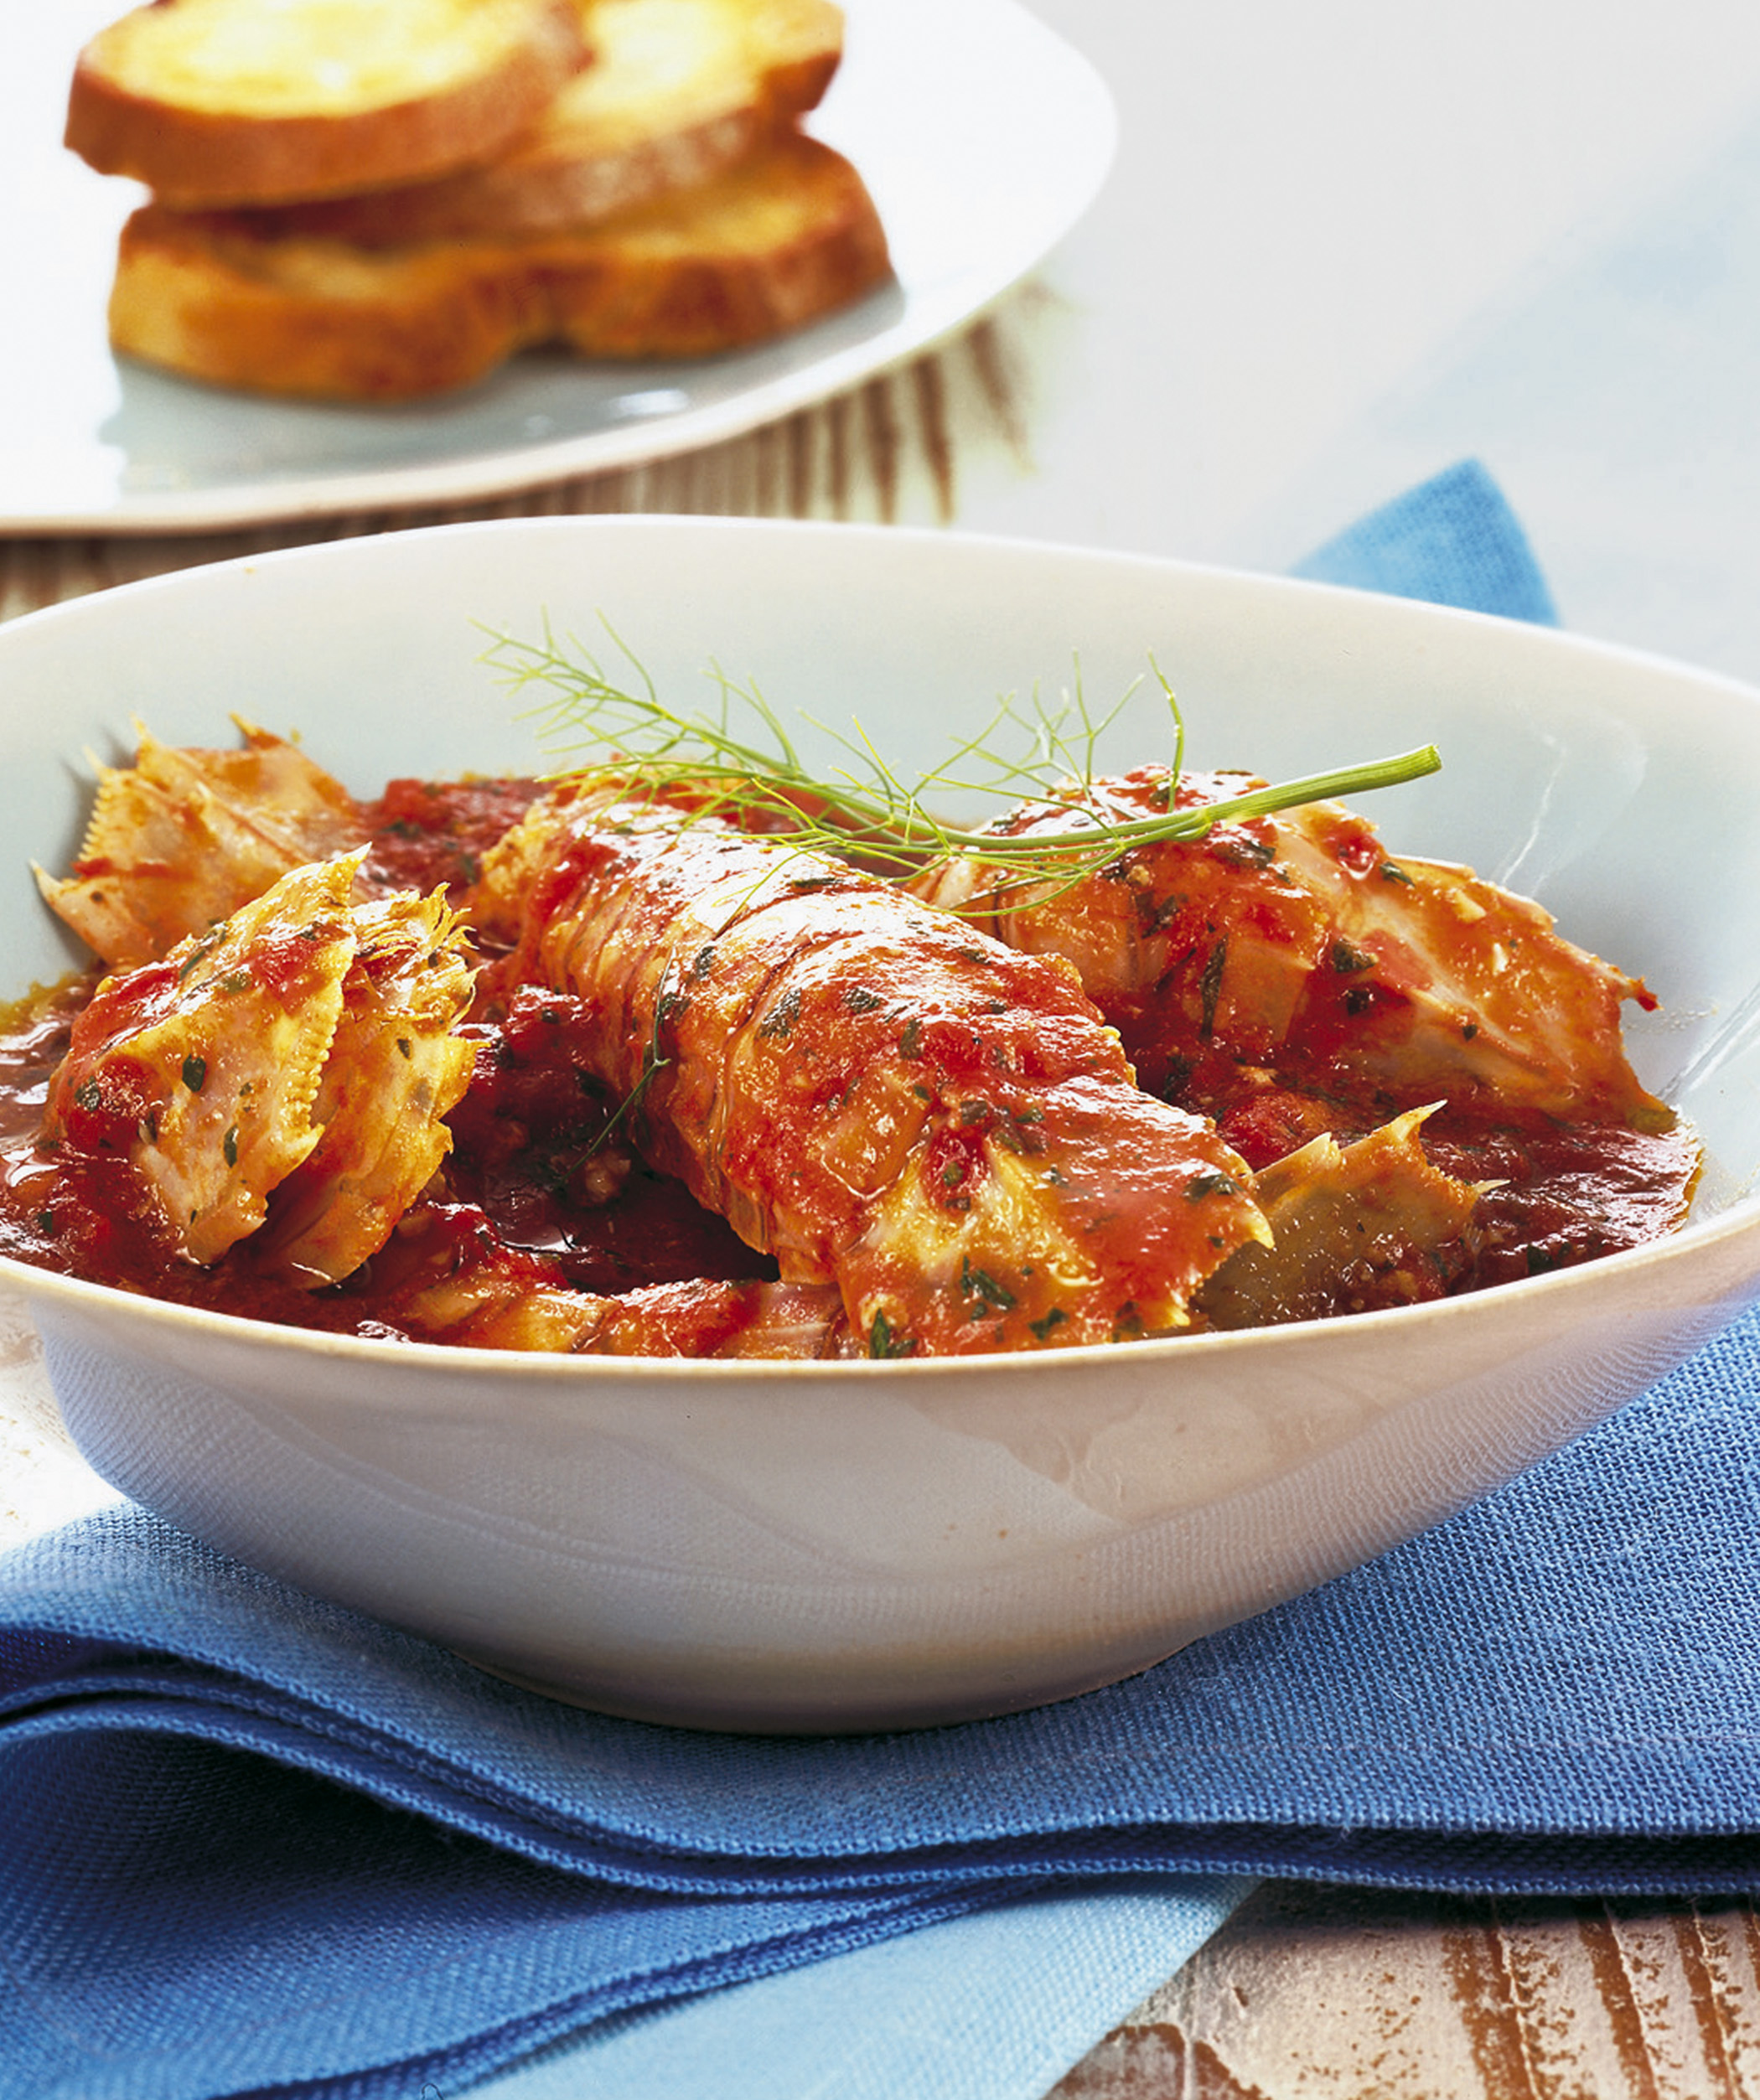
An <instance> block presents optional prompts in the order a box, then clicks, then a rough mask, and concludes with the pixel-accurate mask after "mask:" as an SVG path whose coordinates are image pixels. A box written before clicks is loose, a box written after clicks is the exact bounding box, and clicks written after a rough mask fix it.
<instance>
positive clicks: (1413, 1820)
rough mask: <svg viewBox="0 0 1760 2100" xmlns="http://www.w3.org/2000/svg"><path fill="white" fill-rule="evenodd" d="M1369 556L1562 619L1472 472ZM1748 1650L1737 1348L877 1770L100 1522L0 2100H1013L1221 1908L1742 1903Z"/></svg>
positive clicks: (21, 1780) (1400, 514) (58, 1698)
mask: <svg viewBox="0 0 1760 2100" xmlns="http://www.w3.org/2000/svg"><path fill="white" fill-rule="evenodd" d="M1402 518H1403V519H1404V520H1405V521H1406V524H1407V525H1409V527H1410V529H1411V530H1410V542H1411V545H1414V546H1418V547H1419V548H1421V550H1422V551H1423V553H1424V565H1423V566H1422V568H1421V570H1419V569H1416V568H1413V567H1411V566H1410V565H1407V566H1405V567H1401V566H1400V564H1399V561H1398V559H1397V558H1396V557H1395V554H1394V552H1393V550H1394V549H1395V548H1396V546H1397V545H1398V543H1399V541H1400V521H1401V519H1402ZM1369 524H1370V525H1372V527H1373V530H1372V532H1370V533H1369V537H1368V538H1367V539H1366V540H1363V539H1358V538H1356V537H1355V535H1346V536H1345V538H1344V539H1343V540H1341V541H1338V542H1335V543H1333V547H1332V548H1331V549H1330V550H1326V551H1323V555H1322V556H1319V557H1317V558H1316V561H1315V563H1314V565H1312V566H1313V572H1315V573H1325V574H1327V575H1329V576H1333V577H1338V576H1340V575H1341V574H1342V575H1345V576H1348V574H1349V573H1350V569H1349V563H1350V561H1352V559H1353V558H1354V557H1353V556H1352V554H1351V548H1352V546H1353V545H1357V546H1369V547H1372V548H1374V549H1377V550H1380V551H1379V552H1378V553H1377V554H1376V556H1375V559H1376V561H1378V562H1380V564H1381V566H1380V567H1379V568H1378V569H1377V571H1376V574H1377V575H1378V576H1379V577H1381V578H1382V580H1384V581H1386V580H1388V579H1390V578H1393V577H1402V578H1403V579H1404V580H1405V583H1406V584H1413V585H1415V584H1416V582H1417V581H1419V580H1421V579H1426V580H1427V585H1428V588H1427V592H1426V594H1427V595H1431V596H1434V597H1440V598H1442V599H1444V600H1446V601H1447V602H1450V603H1477V604H1483V602H1484V599H1485V597H1486V594H1487V590H1488V586H1487V582H1486V579H1487V578H1488V577H1493V578H1495V577H1503V578H1504V584H1505V585H1506V586H1507V587H1508V590H1509V600H1510V602H1511V603H1512V604H1513V605H1514V608H1516V609H1519V610H1523V611H1524V612H1525V613H1528V614H1529V615H1530V616H1532V614H1533V613H1534V612H1535V608H1537V607H1540V606H1544V605H1545V604H1547V603H1548V601H1547V600H1546V597H1545V585H1544V583H1543V582H1542V581H1541V580H1540V576H1539V573H1538V572H1537V570H1536V569H1535V566H1534V564H1533V561H1532V557H1531V556H1530V553H1529V552H1528V550H1527V548H1526V546H1525V543H1524V541H1523V540H1522V538H1521V535H1520V534H1519V529H1517V528H1515V526H1514V520H1511V519H1509V516H1508V513H1507V510H1506V509H1504V505H1503V503H1502V499H1501V497H1499V495H1498V494H1497V491H1496V489H1495V487H1494V485H1493V484H1491V483H1490V482H1489V480H1488V478H1487V477H1485V476H1484V475H1483V472H1482V470H1479V469H1478V468H1472V467H1468V468H1457V469H1453V470H1451V472H1450V473H1447V474H1444V475H1442V476H1440V477H1438V478H1436V480H1435V481H1433V482H1431V483H1428V484H1425V486H1424V487H1423V488H1421V489H1418V490H1415V491H1413V492H1412V493H1411V495H1409V496H1408V497H1406V498H1405V499H1402V500H1401V502H1400V504H1395V505H1393V506H1390V507H1389V509H1387V510H1386V511H1384V512H1382V513H1380V514H1378V515H1377V518H1376V519H1375V520H1372V521H1369ZM1365 530H1368V528H1367V527H1365ZM1341 550H1342V551H1341ZM1757 1625H1760V1319H1757V1318H1754V1317H1748V1318H1745V1319H1743V1320H1742V1321H1741V1322H1737V1324H1736V1325H1735V1326H1734V1327H1732V1328H1731V1329H1730V1330H1729V1331H1728V1332H1726V1333H1725V1334H1724V1335H1723V1336H1722V1337H1721V1338H1720V1339H1719V1340H1718V1341H1716V1342H1714V1343H1713V1344H1711V1346H1710V1347H1708V1348H1706V1350H1705V1351H1704V1352H1702V1353H1701V1354H1700V1356H1698V1357H1697V1358H1695V1359H1694V1360H1693V1361H1692V1362H1691V1363H1689V1364H1687V1365H1686V1366H1685V1367H1684V1368H1682V1369H1681V1370H1680V1371H1679V1372H1678V1373H1675V1375H1674V1376H1673V1377H1671V1378H1669V1379H1668V1380H1666V1381H1665V1382H1664V1384H1661V1385H1660V1386H1659V1387H1658V1388H1657V1389H1655V1390H1654V1392H1653V1393H1652V1394H1649V1395H1648V1396H1647V1397H1646V1398H1645V1399H1643V1400H1642V1401H1640V1402H1638V1403H1637V1404H1634V1405H1633V1407H1631V1408H1629V1409H1627V1410H1626V1411H1625V1412H1624V1413H1623V1414H1622V1415H1619V1416H1618V1417H1617V1418H1616V1419H1615V1420H1612V1421H1611V1422H1609V1423H1608V1424H1607V1425H1604V1426H1603V1427H1602V1429H1601V1430H1597V1432H1595V1433H1594V1434H1592V1435H1589V1436H1587V1437H1585V1438H1584V1439H1582V1440H1581V1441H1579V1442H1578V1443H1577V1444H1576V1445H1575V1446H1572V1447H1571V1449H1570V1450H1568V1451H1565V1452H1563V1453H1562V1454H1561V1455H1560V1456H1557V1457H1556V1458H1554V1459H1553V1460H1551V1461H1549V1462H1547V1463H1546V1464H1545V1465H1543V1466H1540V1467H1537V1468H1535V1470H1534V1471H1533V1472H1531V1473H1530V1474H1528V1475H1527V1476H1525V1477H1524V1478H1522V1479H1521V1480H1519V1481H1518V1482H1515V1483H1514V1484H1513V1485H1512V1486H1511V1487H1508V1488H1506V1489H1504V1491H1503V1492H1501V1493H1499V1494H1498V1495H1496V1496H1493V1497H1490V1498H1489V1499H1488V1500H1487V1501H1485V1502H1483V1503H1480V1504H1479V1505H1478V1506H1477V1507H1475V1508H1473V1509H1471V1510H1469V1511H1468V1512H1467V1513H1464V1514H1463V1515H1462V1516H1460V1517H1459V1518H1456V1519H1455V1520H1454V1521H1452V1523H1447V1524H1445V1525H1443V1526H1442V1527H1440V1528H1437V1529H1436V1530H1435V1531H1433V1532H1431V1533H1430V1534H1426V1536H1424V1537H1423V1538H1421V1539H1417V1540H1415V1541H1413V1542H1412V1543H1411V1544H1409V1545H1407V1546H1405V1547H1404V1548H1401V1549H1398V1550H1397V1551H1395V1552H1393V1553H1390V1554H1386V1555H1385V1556H1383V1558H1382V1559H1380V1560H1378V1561H1376V1562H1374V1563H1373V1564H1372V1565H1370V1566H1369V1567H1367V1568H1364V1569H1363V1570H1359V1571H1358V1572H1357V1573H1355V1574H1354V1575H1348V1576H1347V1577H1345V1578H1343V1580H1339V1581H1337V1582H1334V1583H1333V1584H1331V1585H1328V1586H1327V1587H1326V1588H1324V1589H1322V1590H1320V1591H1315V1592H1313V1593H1312V1594H1311V1595H1309V1596H1306V1597H1304V1598H1302V1599H1300V1600H1298V1601H1297V1602H1295V1603H1293V1604H1291V1605H1288V1606H1283V1607H1281V1609H1279V1610H1276V1611H1271V1612H1268V1613H1266V1614H1264V1615H1263V1616H1260V1617H1259V1618H1257V1619H1255V1620H1253V1621H1251V1622H1248V1623H1247V1624H1245V1625H1243V1626H1240V1627H1235V1628H1233V1629H1231V1630H1229V1631H1228V1632H1224V1633H1219V1634H1217V1635H1215V1636H1214V1637H1211V1638H1210V1639H1209V1640H1206V1641H1204V1642H1199V1643H1198V1644H1196V1645H1195V1646H1193V1647H1190V1648H1188V1649H1187V1650H1185V1651H1184V1652H1183V1653H1181V1654H1179V1655H1177V1656H1175V1657H1174V1658H1172V1659H1171V1660H1170V1661H1168V1662H1167V1663H1163V1664H1162V1665H1161V1666H1160V1667H1159V1668H1156V1669H1154V1670H1152V1671H1150V1672H1148V1673H1146V1674H1145V1675H1143V1676H1141V1677H1139V1678H1136V1679H1134V1680H1132V1681H1131V1682H1130V1683H1127V1684H1122V1685H1118V1686H1115V1687H1113V1688H1111V1689H1109V1690H1105V1691H1102V1692H1097V1693H1094V1694H1090V1695H1088V1696H1087V1697H1085V1698H1083V1699H1074V1700H1070V1701H1068V1702H1066V1703H1064V1704H1060V1705H1058V1706H1054V1707H1050V1708H1047V1709H1042V1710H1040V1711H1038V1712H1037V1713H1032V1714H1025V1715H1017V1716H1014V1717H1012V1718H1010V1719H1007V1720H998V1721H991V1722H986V1723H983V1724H980V1725H971V1726H967V1727H960V1728H947V1729H940V1730H925V1731H923V1732H921V1733H918V1734H914V1735H889V1736H873V1737H867V1738H857V1739H835V1740H807V1739H796V1740H787V1741H753V1740H750V1739H745V1738H738V1737H725V1736H715V1735H701V1734H696V1733H692V1732H690V1731H686V1730H665V1729H660V1728H655V1727H650V1726H646V1725H641V1724H639V1723H634V1722H629V1721H620V1720H610V1719H607V1718H604V1717H602V1716H598V1715H589V1714H584V1713H580V1712H577V1711H575V1710H574V1709H568V1708H565V1707H562V1706H559V1705H556V1704H552V1703H551V1702H548V1701H546V1700H544V1699H540V1698H537V1697H536V1696H534V1695H532V1694H527V1693H525V1692H522V1691H520V1690H518V1689H515V1688H514V1687H512V1686H510V1685H506V1684H502V1683H500V1682H499V1681H497V1680H494V1679H491V1678H486V1677H484V1676H483V1675H481V1674H480V1673H478V1672H476V1671H474V1669H472V1668H470V1667H469V1666H468V1665H467V1664H465V1663H461V1662H459V1661H458V1660H457V1659H456V1658H453V1657H452V1656H450V1655H449V1654H448V1653H444V1652H443V1651H441V1650H439V1649H437V1648H434V1647H430V1646H429V1645H427V1643H425V1642H420V1641H417V1640H414V1639H412V1638H411V1637H408V1636H406V1635H404V1634H401V1633H399V1632H396V1631H395V1630H393V1629H391V1628H389V1627H384V1626H381V1625H379V1624H376V1623H375V1622H371V1621H370V1620H365V1619H363V1618H361V1617H360V1616H357V1615H355V1614H353V1613H350V1612H348V1611H341V1610H339V1609H337V1608H335V1607H334V1606H329V1605H325V1604H323V1603H320V1602H318V1601H315V1600H313V1599H312V1598H309V1597H307V1596H302V1595H299V1594H298V1593H296V1592H293V1591H289V1590H287V1589H286V1588H285V1587H284V1586H282V1585H279V1584H277V1583H275V1582H273V1581H272V1580H269V1579H267V1577H265V1576H262V1575H259V1574H257V1573H256V1572H255V1571H253V1570H250V1569H248V1568H245V1567H241V1566H240V1565H237V1564H236V1563H234V1562H230V1561H228V1560H226V1559H223V1558H222V1557H220V1556H219V1555H217V1554H213V1553H211V1552H210V1551H208V1550H207V1549H204V1548H203V1547H202V1546H200V1545H199V1544H196V1543H195V1542H194V1541H192V1540H190V1539H187V1538H184V1537H183V1536H181V1535H180V1534H177V1533H175V1532H173V1530H171V1529H170V1528H168V1527H166V1526H165V1525H163V1524H162V1523H159V1522H158V1520H157V1519H155V1518H152V1517H150V1516H148V1515H147V1514H146V1513H143V1512H141V1511H139V1510H137V1509H134V1508H129V1507H127V1506H122V1507H119V1508H115V1509H112V1510H109V1511H106V1512H104V1513H101V1514H99V1515H98V1516H96V1517H94V1518H89V1519H87V1520H85V1522H83V1523H78V1524H75V1525H74V1526H71V1527H70V1528H65V1529H64V1530H62V1531H60V1532H58V1533H55V1534H50V1535H49V1536H48V1537H46V1538H44V1539H39V1540H36V1541H34V1542H33V1543H32V1544H29V1545H28V1546H26V1547H24V1548H23V1549H19V1550H18V1551H16V1552H14V1553H13V1554H10V1555H8V1556H7V1557H6V1558H5V1559H3V1560H0V1954H3V1957H4V1959H5V1962H6V1963H7V1965H8V1973H9V1975H8V1989H6V1990H5V1991H3V1992H0V2091H5V2092H19V2093H21V2094H29V2095H33V2096H34V2095H39V2094H40V2095H51V2094H54V2095H67V2096H70V2097H71V2096H77V2097H78V2100H106V2096H111V2095H115V2096H130V2100H136V2097H140V2100H144V2097H145V2096H153V2097H154V2100H211V2097H212V2096H219V2095H241V2094H249V2093H255V2092H261V2091H263V2090H265V2089H267V2088H270V2087H274V2088H276V2089H277V2090H280V2089H287V2088H291V2089H292V2090H293V2091H294V2092H298V2093H299V2094H301V2095H305V2096H309V2100H411V2097H412V2096H416V2095H419V2094H421V2093H422V2092H423V2089H424V2086H426V2087H428V2088H430V2089H431V2090H432V2092H436V2093H437V2094H440V2095H443V2096H444V2100H457V2096H458V2095H459V2094H460V2093H462V2092H464V2091H465V2090H467V2089H479V2090H480V2092H481V2093H482V2094H483V2095H484V2100H491V2096H492V2100H561V2096H562V2095H564V2094H572V2093H577V2092H586V2091H591V2092H593V2093H595V2094H600V2095H611V2096H619V2095H624V2094H627V2095H629V2096H631V2100H634V2096H635V2095H638V2094H639V2095H641V2096H642V2100H670V2096H672V2095H674V2094H676V2095H678V2096H680V2097H681V2100H682V2096H684V2095H686V2094H689V2095H691V2096H692V2100H736V2096H743V2095H744V2094H747V2093H748V2092H749V2093H751V2094H752V2095H753V2096H754V2100H755V2096H756V2095H757V2094H758V2093H759V2092H762V2093H763V2094H764V2096H765V2100H785V2097H786V2096H789V2095H793V2094H796V2093H799V2094H802V2095H805V2093H807V2092H812V2093H813V2094H815V2095H820V2096H829V2095H831V2094H842V2095H848V2096H856V2095H862V2094H867V2093H869V2092H872V2093H873V2094H874V2095H876V2096H880V2095H883V2094H886V2095H890V2094H895V2093H902V2092H934V2093H935V2094H936V2095H937V2096H938V2100H941V2097H942V2096H945V2100H1031V2097H1032V2096H1033V2095H1034V2094H1036V2093H1038V2092H1042V2091H1043V2089H1044V2087H1047V2086H1048V2085H1049V2084H1050V2083H1051V2082H1053V2079H1054V2078H1055V2077H1057V2075H1058V2074H1059V2072H1060V2071H1061V2069H1063V2068H1064V2066H1066V2065H1067V2064H1068V2063H1069V2061H1074V2058H1075V2057H1077V2056H1079V2055H1080V2054H1081V2053H1082V2052H1083V2051H1084V2049H1085V2048H1086V2047H1087V2046H1090V2043H1091V2042H1092V2041H1094V2040H1095V2039H1097V2037H1098V2035H1100V2033H1101V2032H1103V2031H1104V2030H1105V2027H1106V2026H1107V2025H1110V2022H1111V2021H1112V2020H1114V2019H1116V2017H1117V2016H1118V2015H1120V2014H1121V2013H1122V2012H1123V2011H1124V2010H1126V2009H1127V2008H1128V2007H1129V2005H1130V2004H1131V2003H1133V2002H1134V2001H1135V1999H1136V1998H1137V1997H1138V1996H1140V1995H1141V1993H1142V1992H1143V1990H1144V1989H1147V1987H1148V1986H1149V1985H1150V1984H1152V1983H1153V1982H1155V1981H1157V1980H1158V1978H1160V1977H1162V1976H1163V1975H1165V1974H1166V1973H1168V1972H1169V1971H1170V1970H1171V1969H1172V1968H1174V1967H1175V1966H1176V1965H1177V1963H1178V1961H1179V1960H1180V1959H1181V1958H1183V1955H1184V1954H1185V1953H1187V1952H1188V1951H1189V1950H1190V1948H1191V1947H1193V1946H1195V1945H1196V1944H1197V1943H1198V1942H1199V1941H1201V1939H1202V1938H1203V1937H1204V1935H1205V1933H1206V1932H1208V1931H1209V1930H1210V1929H1211V1928H1212V1927H1214V1924H1215V1922H1217V1921H1218V1920H1219V1918H1220V1917H1221V1916H1223V1915H1224V1914H1225V1911H1226V1910H1227V1908H1228V1906H1229V1903H1230V1902H1231V1901H1232V1900H1233V1899H1234V1897H1235V1896H1236V1895H1237V1894H1238V1893H1239V1891H1240V1886H1241V1883H1240V1880H1238V1879H1237V1878H1236V1877H1240V1876H1245V1875H1261V1874H1270V1875H1311V1876H1321V1877H1328V1878H1334V1879H1348V1880H1359V1881H1364V1882H1374V1883H1380V1884H1385V1885H1404V1886H1420V1887H1429V1888H1441V1889H1459V1890H1479V1889H1492V1890H1511V1891H1518V1890H1519V1891H1556V1892H1571V1891H1600V1892H1614V1891H1724V1890H1735V1889H1743V1888H1747V1887H1751V1886H1752V1885H1753V1883H1754V1881H1755V1880H1756V1878H1757V1873H1760V1643H1757V1642H1756V1640H1755V1637H1754V1633H1753V1629H1754V1627H1756V1626H1757ZM906 2006H908V2008H909V2009H910V2017H909V2018H908V2020H906V2019H903V2018H901V2012H900V2009H901V2008H902V2007H906Z"/></svg>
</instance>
